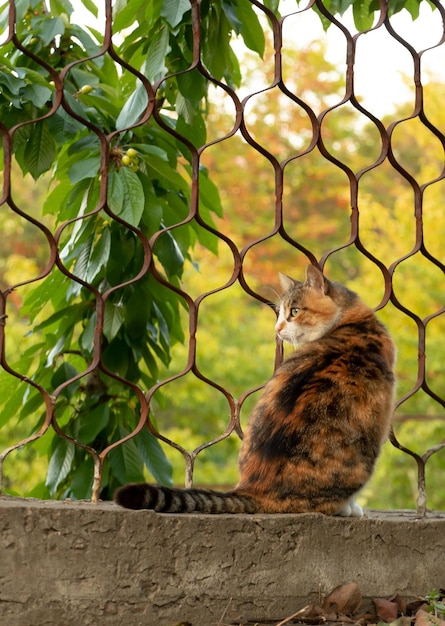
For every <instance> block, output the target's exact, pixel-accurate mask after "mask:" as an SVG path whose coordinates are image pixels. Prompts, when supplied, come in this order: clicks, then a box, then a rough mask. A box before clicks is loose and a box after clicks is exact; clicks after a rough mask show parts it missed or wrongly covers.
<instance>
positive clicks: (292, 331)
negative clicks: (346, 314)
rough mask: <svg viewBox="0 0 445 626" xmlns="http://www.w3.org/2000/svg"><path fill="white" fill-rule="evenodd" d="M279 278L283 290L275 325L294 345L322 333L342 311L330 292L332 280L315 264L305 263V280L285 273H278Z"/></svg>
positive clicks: (278, 333) (280, 335)
mask: <svg viewBox="0 0 445 626" xmlns="http://www.w3.org/2000/svg"><path fill="white" fill-rule="evenodd" d="M280 282H281V287H282V288H283V294H282V296H281V299H280V305H279V313H278V319H277V323H276V326H275V331H276V333H277V335H278V336H279V337H280V338H281V339H282V340H283V341H287V342H289V343H291V344H293V345H297V344H304V343H309V342H310V341H315V340H316V339H320V337H323V335H325V334H326V333H327V332H328V331H329V330H330V328H332V326H333V325H334V324H335V323H336V322H337V320H338V319H339V317H340V315H341V307H340V306H339V304H337V303H336V302H335V301H334V300H333V299H332V297H331V295H330V291H332V284H331V283H329V282H328V281H327V280H326V278H325V277H324V276H323V274H322V273H321V272H320V270H319V269H318V268H316V267H315V266H314V265H308V266H307V268H306V280H305V281H304V283H303V282H300V281H298V280H294V279H293V278H290V277H289V276H286V275H285V274H280Z"/></svg>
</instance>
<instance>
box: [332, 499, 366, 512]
mask: <svg viewBox="0 0 445 626" xmlns="http://www.w3.org/2000/svg"><path fill="white" fill-rule="evenodd" d="M335 515H340V516H341V517H363V509H362V507H361V506H360V504H357V502H356V501H355V500H354V498H349V500H347V501H346V502H345V503H344V504H343V505H342V506H341V507H340V508H339V509H338V511H337V512H336V513H335Z"/></svg>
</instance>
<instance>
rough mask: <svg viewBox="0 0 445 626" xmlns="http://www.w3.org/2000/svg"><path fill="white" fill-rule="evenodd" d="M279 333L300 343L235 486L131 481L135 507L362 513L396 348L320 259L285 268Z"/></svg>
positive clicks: (255, 428)
mask: <svg viewBox="0 0 445 626" xmlns="http://www.w3.org/2000/svg"><path fill="white" fill-rule="evenodd" d="M280 282H281V286H282V288H283V294H282V297H281V301H280V304H279V309H278V319H277V323H276V326H275V331H276V333H277V335H278V337H279V338H280V339H281V340H283V341H286V342H289V343H290V344H292V345H293V346H295V347H296V348H297V349H296V350H295V351H294V352H293V353H292V354H291V355H290V356H289V357H287V358H286V359H285V360H284V362H283V363H282V365H281V366H280V367H278V369H277V370H276V372H275V374H274V375H273V376H272V378H271V379H270V380H269V382H268V383H267V384H266V385H265V387H264V390H263V392H262V395H261V397H260V399H259V401H258V403H257V404H256V407H255V408H254V409H253V412H252V414H251V416H250V418H249V422H248V426H247V429H246V432H245V435H244V439H243V443H242V446H241V451H240V456H239V472H240V478H239V482H238V485H237V486H236V487H235V488H234V489H233V491H230V492H226V493H222V492H217V491H212V490H209V489H198V488H196V489H174V488H167V487H161V486H155V485H149V484H129V485H125V486H123V487H120V488H119V489H118V490H117V491H116V492H115V494H114V499H115V501H116V502H117V503H118V504H119V505H121V506H123V507H126V508H130V509H154V510H155V511H159V512H165V513H190V512H193V511H196V512H201V513H305V512H321V513H324V514H328V515H329V514H330V515H345V516H357V517H360V516H361V515H362V514H363V512H362V509H361V507H360V506H359V505H358V504H357V503H356V502H355V494H357V492H358V491H360V489H361V488H362V487H363V486H364V485H365V483H366V482H367V481H368V480H369V478H370V477H371V475H372V472H373V468H374V464H375V461H376V459H377V457H378V455H379V452H380V449H381V446H382V444H383V443H384V441H385V440H386V438H387V436H388V434H389V430H390V425H391V418H392V413H393V395H394V384H395V377H394V372H393V368H394V360H395V348H394V344H393V342H392V340H391V338H390V336H389V334H388V332H387V330H386V329H385V327H384V326H383V325H382V324H381V323H380V322H379V321H378V320H377V318H376V316H375V315H374V313H373V311H372V310H371V309H370V308H368V307H367V306H366V305H365V304H364V303H363V302H362V301H361V300H360V299H359V297H358V296H357V294H355V293H353V292H352V291H350V290H349V289H347V288H346V287H344V286H342V285H340V284H338V283H336V282H333V281H329V280H327V279H326V278H325V277H324V276H323V274H322V273H321V271H320V270H319V269H318V268H317V267H315V265H309V266H308V267H307V268H306V278H305V281H304V282H300V281H297V280H294V279H293V278H290V277H289V276H286V275H284V274H280Z"/></svg>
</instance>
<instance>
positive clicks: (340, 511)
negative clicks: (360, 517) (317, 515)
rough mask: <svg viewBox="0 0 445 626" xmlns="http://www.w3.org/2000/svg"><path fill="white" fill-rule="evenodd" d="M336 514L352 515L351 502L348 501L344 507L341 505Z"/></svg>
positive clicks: (341, 515)
mask: <svg viewBox="0 0 445 626" xmlns="http://www.w3.org/2000/svg"><path fill="white" fill-rule="evenodd" d="M334 515H339V516H340V517H351V515H352V507H351V505H350V504H349V502H346V503H345V504H344V505H343V506H342V507H340V508H339V509H338V511H337V512H336V513H334Z"/></svg>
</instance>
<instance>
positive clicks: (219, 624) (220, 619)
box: [216, 598, 233, 626]
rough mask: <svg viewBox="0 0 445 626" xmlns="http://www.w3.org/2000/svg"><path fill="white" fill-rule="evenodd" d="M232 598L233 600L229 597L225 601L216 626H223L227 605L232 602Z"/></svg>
mask: <svg viewBox="0 0 445 626" xmlns="http://www.w3.org/2000/svg"><path fill="white" fill-rule="evenodd" d="M232 600H233V598H229V601H228V602H227V605H226V608H225V609H224V611H223V614H222V615H221V617H220V618H219V622H218V623H217V625H216V626H224V624H223V619H224V618H225V616H226V613H227V611H228V610H229V606H230V605H231V604H232Z"/></svg>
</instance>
